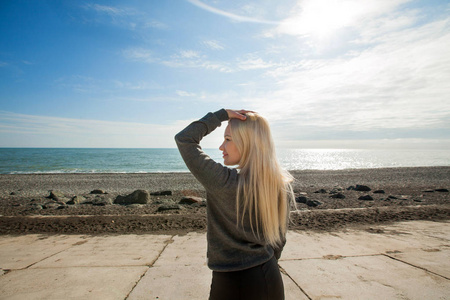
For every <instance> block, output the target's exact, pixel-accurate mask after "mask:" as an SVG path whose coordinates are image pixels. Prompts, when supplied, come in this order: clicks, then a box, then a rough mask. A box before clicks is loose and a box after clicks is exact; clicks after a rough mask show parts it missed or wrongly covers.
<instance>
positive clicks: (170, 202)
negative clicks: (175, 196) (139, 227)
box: [152, 198, 175, 204]
mask: <svg viewBox="0 0 450 300" xmlns="http://www.w3.org/2000/svg"><path fill="white" fill-rule="evenodd" d="M152 203H153V204H175V202H174V201H173V200H171V199H159V198H158V199H157V200H154V201H153V202H152Z"/></svg>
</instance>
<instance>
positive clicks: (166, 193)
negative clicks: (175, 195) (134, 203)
mask: <svg viewBox="0 0 450 300" xmlns="http://www.w3.org/2000/svg"><path fill="white" fill-rule="evenodd" d="M150 195H151V196H172V191H159V192H152V193H150Z"/></svg>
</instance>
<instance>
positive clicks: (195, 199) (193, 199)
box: [178, 196, 204, 205]
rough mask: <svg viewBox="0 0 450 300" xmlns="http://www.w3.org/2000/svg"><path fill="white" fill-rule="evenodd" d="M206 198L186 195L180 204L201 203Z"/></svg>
mask: <svg viewBox="0 0 450 300" xmlns="http://www.w3.org/2000/svg"><path fill="white" fill-rule="evenodd" d="M203 200H204V199H203V198H200V197H196V196H184V197H183V198H181V200H180V202H178V204H186V205H192V204H195V203H201V202H202V201H203Z"/></svg>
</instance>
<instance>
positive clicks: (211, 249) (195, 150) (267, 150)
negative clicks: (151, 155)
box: [175, 109, 293, 300]
mask: <svg viewBox="0 0 450 300" xmlns="http://www.w3.org/2000/svg"><path fill="white" fill-rule="evenodd" d="M226 120H229V123H228V126H227V128H226V129H225V136H224V142H223V144H222V145H221V146H220V148H219V149H220V150H221V151H222V152H223V158H224V164H225V165H226V166H234V165H236V166H237V168H229V167H224V166H223V165H221V164H220V163H217V162H215V161H213V160H212V159H211V158H210V157H209V156H208V155H206V154H205V153H204V152H203V151H202V149H201V147H200V145H199V144H200V141H201V139H202V138H203V137H204V136H205V135H207V134H209V133H211V132H212V131H213V130H214V129H216V128H217V127H219V126H220V125H221V123H222V122H223V121H226ZM175 140H176V142H177V145H178V149H179V150H180V153H181V156H182V157H183V159H184V161H185V163H186V165H187V167H188V168H189V170H190V171H191V172H192V174H193V175H194V176H195V177H196V178H197V180H199V181H200V183H201V184H202V185H203V186H204V188H205V190H206V193H207V219H208V230H207V242H208V251H207V257H208V267H209V268H210V269H211V270H212V271H213V278H212V284H211V292H210V299H271V300H273V299H284V287H283V281H282V278H281V274H280V270H279V268H278V259H279V258H280V255H281V251H282V250H283V247H284V244H285V243H286V239H285V236H286V230H287V222H288V218H289V203H290V201H292V200H293V192H292V188H291V185H290V183H291V182H292V177H291V176H290V174H289V173H287V172H284V171H283V170H281V168H280V166H279V164H278V162H277V159H276V157H275V150H274V145H273V140H272V136H271V133H270V128H269V125H268V123H267V121H266V120H265V119H264V118H263V117H261V116H260V115H258V114H257V113H254V112H252V111H247V110H240V111H237V110H225V109H221V110H219V111H217V112H215V113H208V114H207V115H206V116H204V117H203V118H202V119H200V120H199V121H196V122H193V123H192V124H190V125H189V126H188V127H186V128H185V129H184V130H182V131H181V132H180V133H178V134H177V135H176V136H175Z"/></svg>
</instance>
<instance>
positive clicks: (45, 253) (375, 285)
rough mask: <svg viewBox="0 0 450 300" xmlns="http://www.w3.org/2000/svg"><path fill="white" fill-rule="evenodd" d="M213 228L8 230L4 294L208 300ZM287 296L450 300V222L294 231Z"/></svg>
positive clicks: (1, 254)
mask: <svg viewBox="0 0 450 300" xmlns="http://www.w3.org/2000/svg"><path fill="white" fill-rule="evenodd" d="M205 256H206V235H205V234H204V233H189V234H187V235H184V236H178V235H174V236H172V235H151V234H148V235H133V234H130V235H101V236H87V235H37V234H32V235H23V236H0V299H20V300H23V299H129V300H135V299H208V295H209V287H210V282H211V271H210V270H209V269H208V267H207V266H206V258H205ZM279 265H280V267H281V269H282V273H283V280H284V285H285V291H286V292H285V293H286V299H296V300H302V299H450V221H442V222H431V221H409V222H399V223H393V224H390V225H367V226H365V227H363V228H361V229H346V230H341V231H333V232H308V231H290V232H289V233H288V241H287V245H286V247H285V250H284V252H283V254H282V257H281V259H280V261H279Z"/></svg>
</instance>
